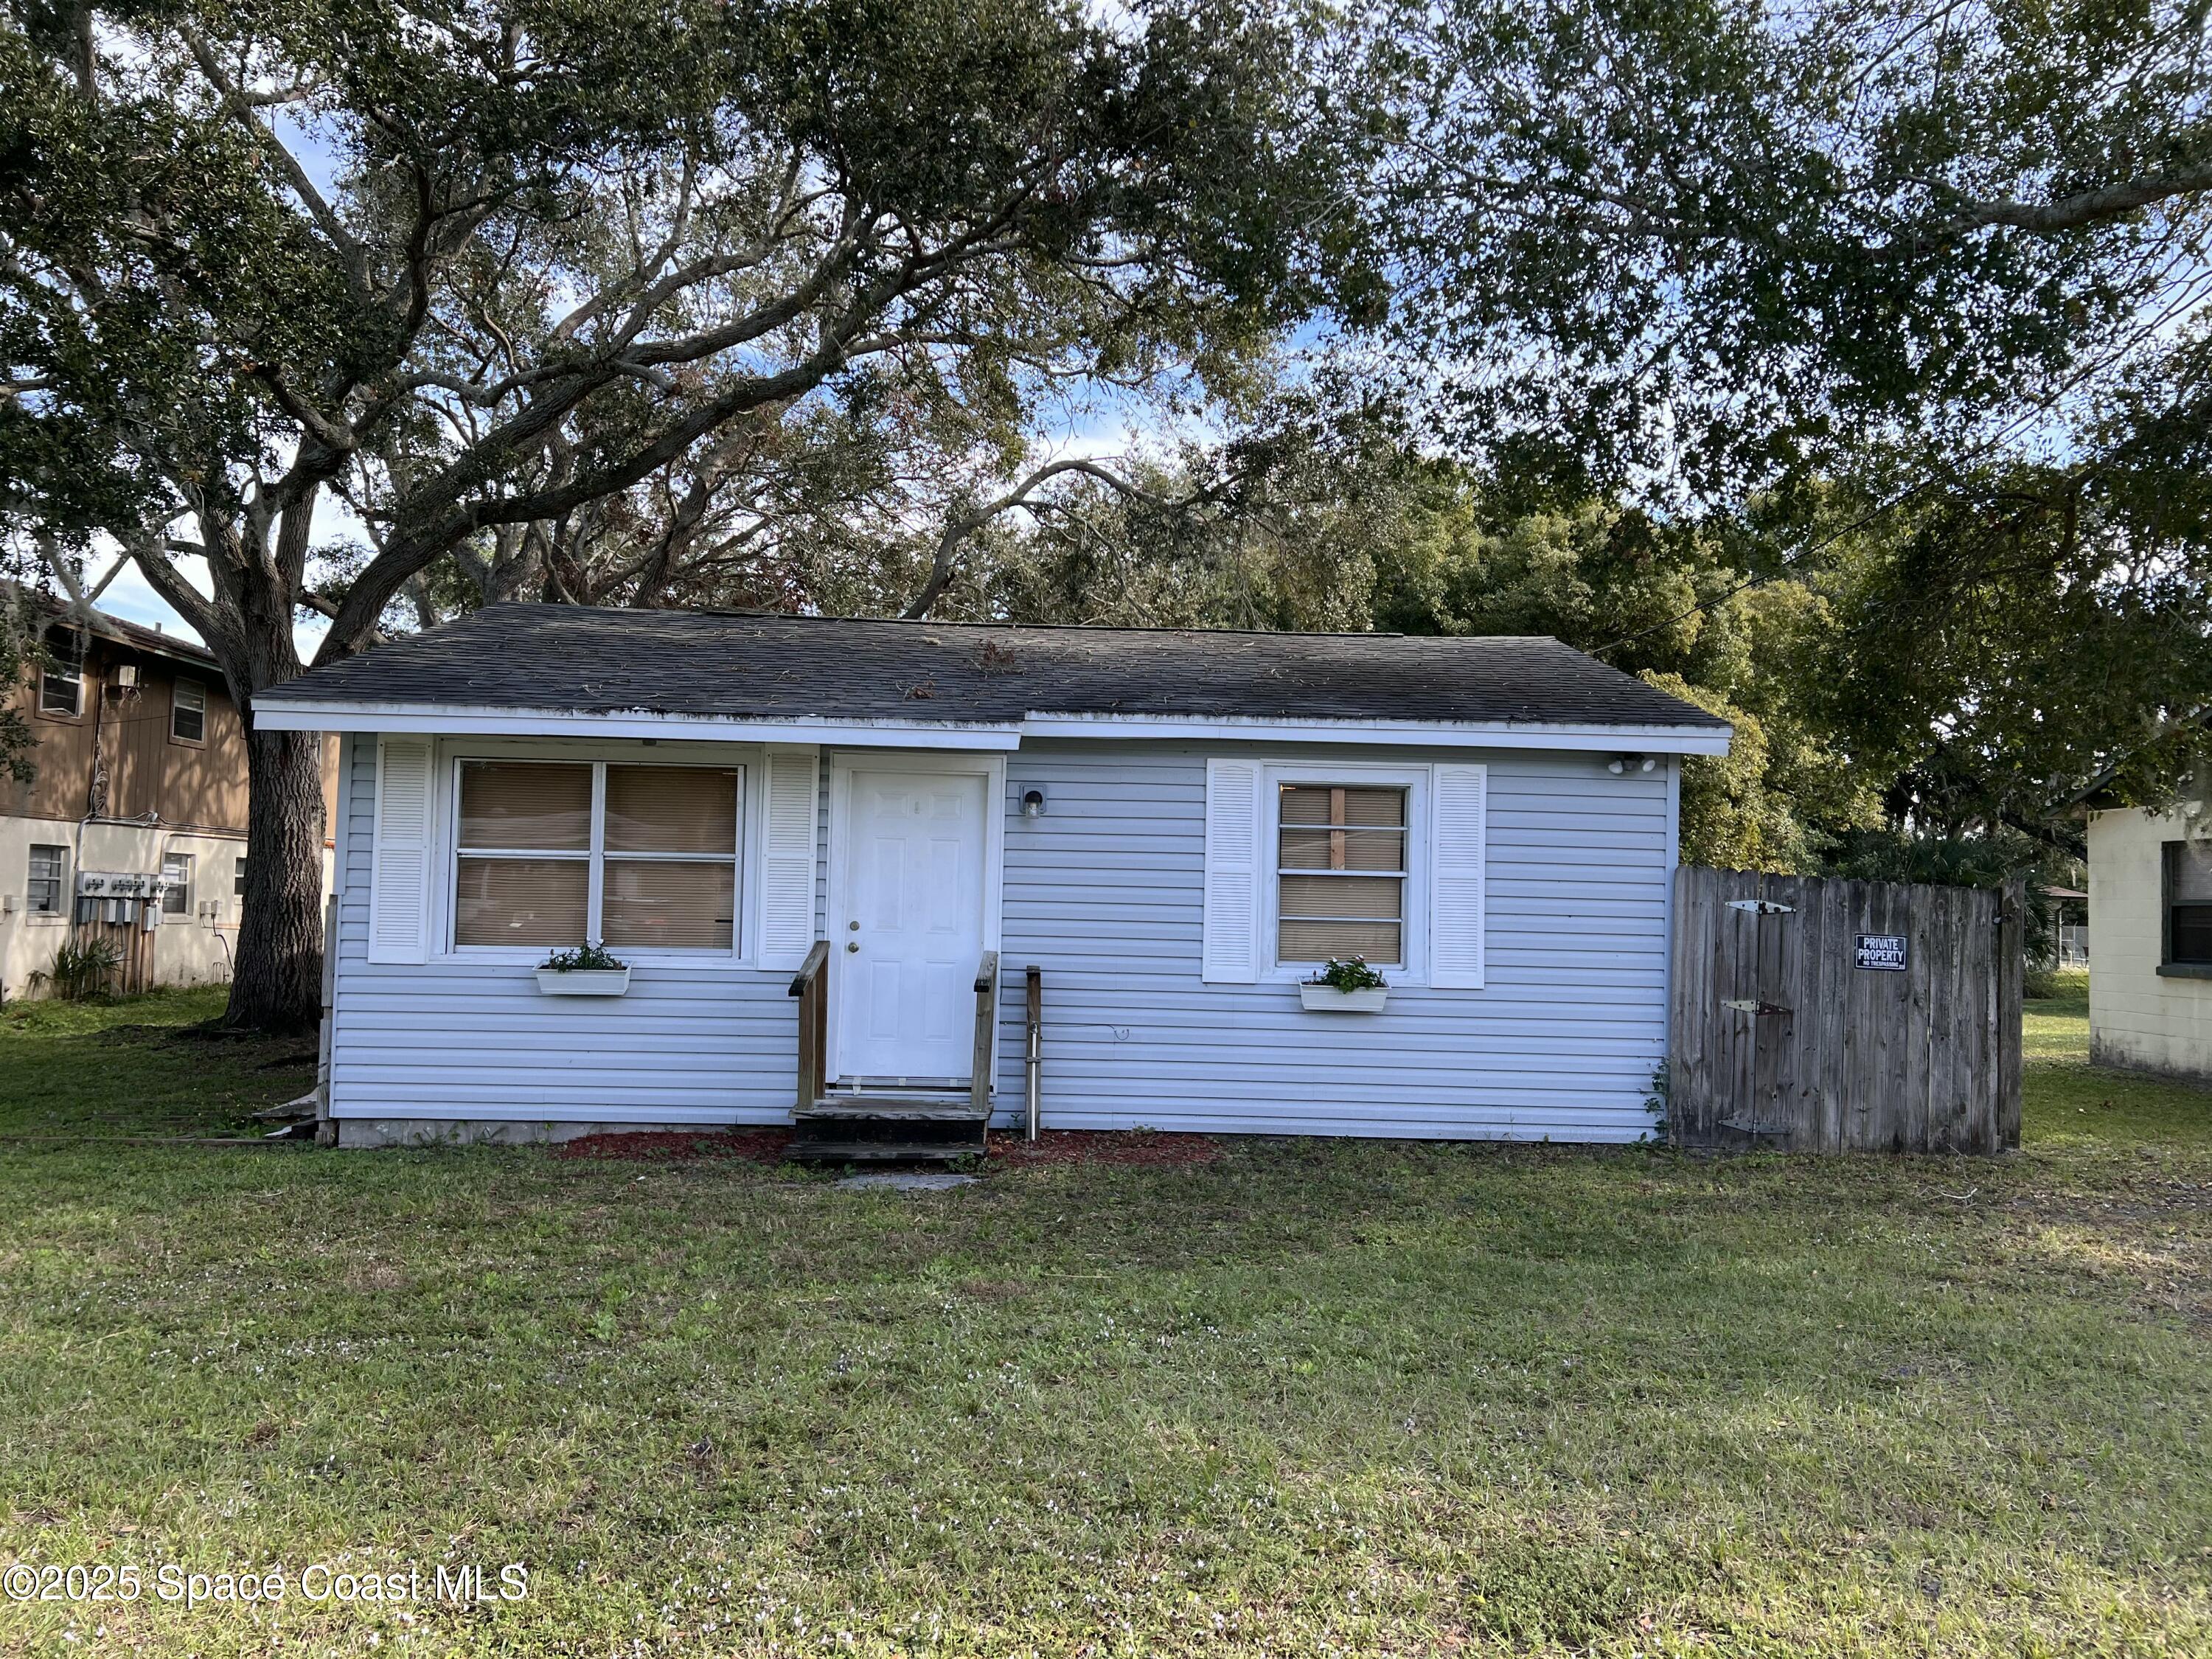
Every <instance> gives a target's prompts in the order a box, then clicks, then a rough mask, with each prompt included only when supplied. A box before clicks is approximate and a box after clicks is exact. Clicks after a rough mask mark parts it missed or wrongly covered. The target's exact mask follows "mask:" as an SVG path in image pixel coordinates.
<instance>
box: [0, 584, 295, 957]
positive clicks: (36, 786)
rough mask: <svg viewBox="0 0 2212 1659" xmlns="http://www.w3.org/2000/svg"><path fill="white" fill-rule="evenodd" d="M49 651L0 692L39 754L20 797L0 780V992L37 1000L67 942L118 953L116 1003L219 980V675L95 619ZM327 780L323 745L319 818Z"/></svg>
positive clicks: (234, 731) (242, 766)
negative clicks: (150, 991)
mask: <svg viewBox="0 0 2212 1659" xmlns="http://www.w3.org/2000/svg"><path fill="white" fill-rule="evenodd" d="M47 642H48V648H49V651H50V653H52V656H53V658H54V659H55V660H54V661H52V663H49V664H46V665H34V666H33V669H32V671H31V672H30V675H29V677H28V678H27V681H26V683H24V684H21V685H18V686H16V687H15V688H14V689H13V690H8V691H4V692H0V696H4V697H6V698H7V699H8V700H9V701H10V702H14V703H15V706H16V707H17V708H21V710H22V711H23V713H24V714H25V717H26V718H27V720H28V721H29V723H30V726H31V733H32V736H33V738H34V739H35V741H36V745H37V746H36V747H35V748H33V750H32V751H31V757H30V758H31V763H32V764H33V766H34V767H35V768H36V769H37V771H36V775H35V776H34V777H33V779H32V781H30V782H29V783H27V784H19V783H15V782H14V781H9V780H7V779H6V778H5V777H4V776H3V775H0V993H4V994H6V995H7V996H9V997H19V996H23V995H26V994H36V990H37V986H36V983H35V982H34V981H35V976H36V975H41V974H44V973H45V972H46V971H47V970H49V969H51V968H52V965H53V961H54V955H55V952H56V951H58V950H59V949H60V947H61V946H62V945H64V943H65V942H67V941H68V940H70V939H73V938H74V939H79V940H82V939H92V938H101V939H107V940H108V941H109V942H110V943H112V945H114V946H115V947H116V949H117V951H118V954H119V955H120V957H121V967H120V969H118V974H117V975H116V977H115V981H114V985H115V988H117V989H118V990H142V989H144V988H146V987H149V986H154V985H192V984H204V983H209V982H216V981H227V980H228V979H229V977H230V971H231V963H232V961H233V959H234V954H235V951H236V947H237V941H238V924H239V919H240V916H239V913H240V906H241V903H242V902H243V901H242V900H241V898H240V895H241V894H242V893H243V891H244V874H245V866H246V740H245V733H244V730H243V727H242V726H241V724H240V720H239V714H238V710H237V708H236V707H235V706H234V704H233V703H232V702H231V700H230V696H229V693H228V690H226V689H225V688H224V684H223V679H222V671H221V670H219V669H218V668H217V667H216V662H215V659H214V658H213V656H211V655H210V653H208V652H206V651H205V650H204V649H202V648H201V647H199V646H197V645H196V644H194V643H192V642H191V641H188V640H185V639H181V638H179V637H178V636H176V635H171V634H165V633H163V632H161V630H160V629H152V628H142V627H140V626H138V625H137V623H126V622H124V621H122V620H121V619H120V618H118V617H107V616H103V615H99V614H95V615H94V617H93V620H92V622H91V624H90V625H89V626H88V627H86V626H77V625H72V624H70V623H66V622H64V621H60V620H57V621H56V622H55V623H53V624H52V626H51V627H50V628H49V629H48V631H47ZM336 786H337V752H336V745H334V744H333V745H329V746H326V747H325V751H324V799H325V811H326V814H327V811H328V810H329V808H330V805H331V802H332V801H333V800H334V799H335V796H336ZM325 844H327V838H326V843H325ZM324 878H325V885H326V886H327V884H328V880H329V868H328V860H327V859H325V872H324Z"/></svg>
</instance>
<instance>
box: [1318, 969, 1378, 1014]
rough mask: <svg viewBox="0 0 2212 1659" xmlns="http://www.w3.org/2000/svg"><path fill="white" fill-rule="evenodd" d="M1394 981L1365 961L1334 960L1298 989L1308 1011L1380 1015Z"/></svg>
mask: <svg viewBox="0 0 2212 1659" xmlns="http://www.w3.org/2000/svg"><path fill="white" fill-rule="evenodd" d="M1389 988H1390V981H1388V980H1386V979H1384V978H1383V975H1380V974H1378V973H1376V971H1375V969H1372V968H1370V967H1369V966H1368V965H1367V958H1366V957H1331V958H1330V959H1329V960H1328V962H1325V963H1322V965H1321V967H1320V968H1319V969H1316V970H1315V973H1314V975H1313V977H1312V978H1311V979H1308V980H1303V981H1300V982H1299V985H1298V1000H1299V1002H1300V1003H1301V1004H1303V1005H1304V1006H1306V1007H1308V1008H1316V1009H1322V1010H1325V1011H1328V1012H1338V1013H1365V1014H1371V1013H1378V1012H1381V1011H1382V1008H1383V1003H1384V1001H1385V1000H1387V998H1388V996H1389Z"/></svg>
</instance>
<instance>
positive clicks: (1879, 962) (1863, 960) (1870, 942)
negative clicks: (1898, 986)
mask: <svg viewBox="0 0 2212 1659" xmlns="http://www.w3.org/2000/svg"><path fill="white" fill-rule="evenodd" d="M1858 938H1859V966H1860V967H1862V968H1872V969H1876V970H1878V971H1880V972H1881V973H1886V974H1901V973H1903V972H1904V971H1905V935H1904V934H1902V933H1861V934H1860V935H1859V936H1858Z"/></svg>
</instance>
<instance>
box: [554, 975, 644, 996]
mask: <svg viewBox="0 0 2212 1659" xmlns="http://www.w3.org/2000/svg"><path fill="white" fill-rule="evenodd" d="M538 989H539V990H540V991H542V992H543V993H544V994H545V995H547V996H549V997H618V996H620V995H621V994H623V992H625V991H627V990H629V969H627V968H540V969H538Z"/></svg>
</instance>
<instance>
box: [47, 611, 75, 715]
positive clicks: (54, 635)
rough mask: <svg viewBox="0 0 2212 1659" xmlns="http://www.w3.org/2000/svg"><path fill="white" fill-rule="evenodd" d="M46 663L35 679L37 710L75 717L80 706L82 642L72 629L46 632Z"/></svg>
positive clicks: (57, 629)
mask: <svg viewBox="0 0 2212 1659" xmlns="http://www.w3.org/2000/svg"><path fill="white" fill-rule="evenodd" d="M46 656H47V659H48V660H47V662H46V665H45V667H44V669H43V671H41V672H40V676H39V707H40V708H41V709H42V710H44V711H45V712H46V713H47V714H77V713H79V712H81V711H82V708H83V706H84V641H83V639H82V637H81V636H80V635H78V634H77V632H76V629H70V628H52V629H47V630H46Z"/></svg>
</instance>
